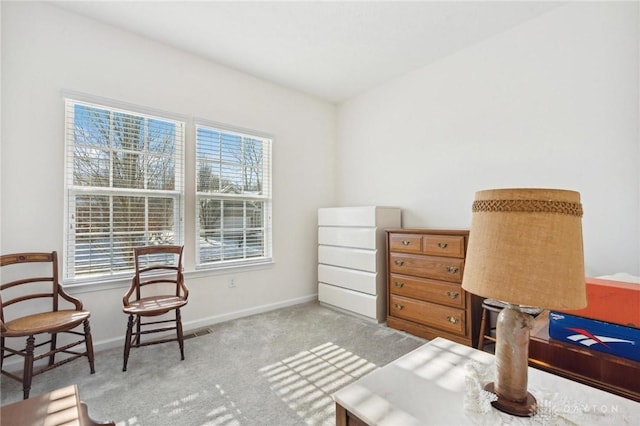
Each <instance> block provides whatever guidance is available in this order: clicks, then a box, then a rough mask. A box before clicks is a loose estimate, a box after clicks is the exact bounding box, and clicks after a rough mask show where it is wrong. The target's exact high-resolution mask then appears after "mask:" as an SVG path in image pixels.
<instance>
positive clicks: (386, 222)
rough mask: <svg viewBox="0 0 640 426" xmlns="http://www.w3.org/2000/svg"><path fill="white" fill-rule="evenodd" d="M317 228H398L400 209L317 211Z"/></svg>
mask: <svg viewBox="0 0 640 426" xmlns="http://www.w3.org/2000/svg"><path fill="white" fill-rule="evenodd" d="M318 225H319V226H380V227H383V228H392V227H398V226H400V209H399V208H396V207H376V206H364V207H329V208H321V209H318Z"/></svg>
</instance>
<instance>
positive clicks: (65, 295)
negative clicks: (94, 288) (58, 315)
mask: <svg viewBox="0 0 640 426" xmlns="http://www.w3.org/2000/svg"><path fill="white" fill-rule="evenodd" d="M58 294H59V295H60V296H61V297H62V298H63V299H64V300H66V301H67V302H71V303H73V305H74V306H75V307H76V311H82V310H83V305H82V301H81V300H80V299H78V298H77V297H73V296H71V295H70V294H68V293H67V292H66V291H64V288H63V287H62V286H61V285H59V286H58Z"/></svg>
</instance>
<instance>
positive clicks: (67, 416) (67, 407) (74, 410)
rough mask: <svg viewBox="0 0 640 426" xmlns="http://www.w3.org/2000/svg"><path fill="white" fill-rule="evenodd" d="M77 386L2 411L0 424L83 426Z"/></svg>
mask: <svg viewBox="0 0 640 426" xmlns="http://www.w3.org/2000/svg"><path fill="white" fill-rule="evenodd" d="M81 419H82V416H81V413H80V398H79V397H78V388H77V386H76V385H71V386H67V387H64V388H60V389H56V390H54V391H51V392H48V393H45V394H42V395H38V396H34V397H31V398H29V399H25V400H23V401H18V402H14V403H12V404H7V405H5V406H3V407H2V408H1V409H0V423H1V424H2V425H3V426H5V425H6V426H12V425H16V426H18V425H20V426H24V425H43V426H49V425H68V426H72V425H82V424H83V423H82V421H81Z"/></svg>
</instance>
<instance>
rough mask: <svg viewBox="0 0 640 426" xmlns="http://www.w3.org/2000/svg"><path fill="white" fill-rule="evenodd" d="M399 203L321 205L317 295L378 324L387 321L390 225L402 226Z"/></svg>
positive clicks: (319, 214) (319, 212)
mask: <svg viewBox="0 0 640 426" xmlns="http://www.w3.org/2000/svg"><path fill="white" fill-rule="evenodd" d="M400 214H401V211H400V209H399V208H396V207H378V206H365V207H330V208H321V209H318V299H319V301H320V303H323V304H326V305H330V306H333V307H337V308H339V309H341V310H345V311H349V312H351V313H355V314H358V315H361V316H363V317H366V318H369V319H374V320H376V321H377V322H384V321H385V320H386V300H387V295H386V243H385V233H384V230H385V228H393V227H399V226H400V225H401V219H400Z"/></svg>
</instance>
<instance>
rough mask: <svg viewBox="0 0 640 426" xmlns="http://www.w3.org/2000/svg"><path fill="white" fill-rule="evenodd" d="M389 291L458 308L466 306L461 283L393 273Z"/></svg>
mask: <svg viewBox="0 0 640 426" xmlns="http://www.w3.org/2000/svg"><path fill="white" fill-rule="evenodd" d="M389 293H391V294H396V295H398V296H405V297H411V298H415V299H419V300H424V301H426V302H434V303H441V304H444V305H449V306H453V307H456V308H464V305H465V303H464V302H465V300H464V292H463V291H462V288H461V287H460V284H455V283H448V282H444V281H436V280H430V279H426V278H415V277H407V276H404V275H397V274H391V279H390V281H389Z"/></svg>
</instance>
